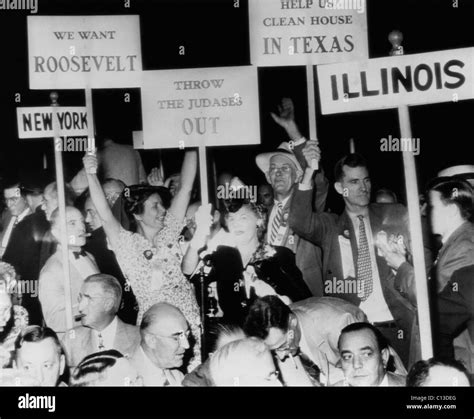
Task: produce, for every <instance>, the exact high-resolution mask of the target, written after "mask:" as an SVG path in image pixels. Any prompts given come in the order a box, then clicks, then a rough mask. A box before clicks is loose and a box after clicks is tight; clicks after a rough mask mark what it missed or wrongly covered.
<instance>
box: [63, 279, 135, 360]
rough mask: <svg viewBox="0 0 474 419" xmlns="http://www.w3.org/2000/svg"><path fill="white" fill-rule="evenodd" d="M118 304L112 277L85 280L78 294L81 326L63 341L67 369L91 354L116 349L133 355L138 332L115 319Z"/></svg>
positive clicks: (116, 284)
mask: <svg viewBox="0 0 474 419" xmlns="http://www.w3.org/2000/svg"><path fill="white" fill-rule="evenodd" d="M121 301H122V287H121V286H120V283H119V282H118V280H117V279H116V278H114V277H113V276H111V275H106V274H96V275H91V276H89V277H88V278H86V280H85V281H84V283H83V284H82V287H81V292H80V293H79V315H80V316H81V324H82V325H81V326H78V327H75V328H73V329H71V330H69V331H68V332H67V333H66V336H65V338H64V347H65V349H66V356H67V361H68V366H69V367H70V368H74V367H76V366H77V365H78V364H79V363H80V362H81V360H82V359H84V358H85V357H86V356H87V355H90V354H92V353H95V352H100V351H104V350H109V349H116V350H117V351H119V352H120V353H121V354H122V355H125V356H131V355H132V354H133V353H135V351H136V349H137V347H138V345H139V344H140V331H139V329H138V327H136V326H131V325H128V324H126V323H124V322H122V320H120V319H119V318H118V316H117V312H118V309H119V306H120V302H121Z"/></svg>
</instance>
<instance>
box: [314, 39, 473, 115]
mask: <svg viewBox="0 0 474 419" xmlns="http://www.w3.org/2000/svg"><path fill="white" fill-rule="evenodd" d="M317 71H318V81H319V91H320V97H321V107H322V113H323V114H333V113H339V112H355V111H366V110H371V109H383V108H396V107H398V106H400V105H422V104H428V103H439V102H449V101H457V100H463V99H472V98H474V48H461V49H453V50H447V51H436V52H429V53H424V54H413V55H403V56H398V57H397V58H396V59H394V58H391V57H387V58H385V57H384V58H376V59H373V60H366V61H358V62H351V63H344V64H330V65H323V66H318V69H317Z"/></svg>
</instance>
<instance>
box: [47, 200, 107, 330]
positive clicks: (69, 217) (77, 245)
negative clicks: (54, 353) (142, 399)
mask: <svg viewBox="0 0 474 419" xmlns="http://www.w3.org/2000/svg"><path fill="white" fill-rule="evenodd" d="M66 222H67V236H68V255H69V273H70V275H69V277H70V283H71V304H72V312H73V317H76V316H77V315H78V314H79V310H78V309H79V307H78V303H77V300H78V298H79V291H80V289H81V286H82V283H83V282H84V280H85V279H86V278H87V277H88V276H90V275H93V274H97V273H99V269H98V268H97V265H96V263H95V261H94V258H93V257H92V256H91V255H90V254H88V253H86V252H85V251H84V250H83V249H82V246H84V244H85V242H86V226H85V224H84V217H83V216H82V214H81V212H80V211H79V210H78V209H77V208H74V207H66ZM51 233H52V235H53V237H54V238H55V239H56V241H57V242H58V246H57V249H56V252H55V253H54V254H53V255H52V256H51V257H50V258H49V259H48V260H47V262H46V264H45V265H44V267H43V269H42V270H41V272H40V278H39V300H40V303H41V308H42V310H43V316H44V320H45V322H46V325H47V326H48V327H50V328H51V329H53V330H54V331H55V332H56V333H58V336H60V337H61V338H62V337H63V334H64V333H65V332H66V302H65V299H66V295H65V288H64V274H63V261H62V250H61V244H60V240H61V239H60V226H59V210H58V209H56V210H54V211H53V213H52V214H51ZM79 324H80V323H79V321H76V323H75V326H79Z"/></svg>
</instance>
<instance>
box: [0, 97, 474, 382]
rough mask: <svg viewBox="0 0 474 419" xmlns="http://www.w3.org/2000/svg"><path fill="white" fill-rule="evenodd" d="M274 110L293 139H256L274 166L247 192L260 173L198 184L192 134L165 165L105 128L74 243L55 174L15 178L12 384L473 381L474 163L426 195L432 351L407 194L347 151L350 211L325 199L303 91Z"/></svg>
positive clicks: (1, 327) (5, 358) (8, 291)
mask: <svg viewBox="0 0 474 419" xmlns="http://www.w3.org/2000/svg"><path fill="white" fill-rule="evenodd" d="M272 117H273V120H274V121H275V123H277V124H278V125H280V126H281V127H282V128H283V129H284V130H285V131H286V133H287V135H288V141H286V142H284V143H282V144H281V145H280V146H279V147H278V148H277V149H276V150H274V151H272V152H267V153H262V154H259V155H257V156H256V159H255V163H256V165H257V166H258V168H259V169H260V170H261V171H262V173H263V174H264V175H265V177H266V180H267V182H268V183H267V184H264V185H260V187H259V188H258V194H257V197H256V199H248V198H242V197H240V196H239V193H238V192H239V191H241V192H242V194H240V195H243V191H246V190H247V189H246V188H249V185H244V184H243V183H242V182H241V181H240V179H238V178H236V177H233V176H232V175H223V176H221V177H220V182H221V184H222V185H224V184H227V189H226V190H230V191H233V194H232V196H229V197H226V198H222V199H217V200H216V202H215V203H213V204H212V205H211V204H208V203H205V204H203V205H201V203H200V202H199V200H198V199H196V193H195V186H194V185H195V178H196V172H197V153H196V152H195V151H194V150H187V151H185V152H184V159H183V162H182V167H181V172H180V173H178V174H174V175H173V176H172V177H170V178H169V179H168V180H165V179H163V178H162V177H161V175H160V171H159V170H158V169H157V168H153V170H151V172H150V174H149V175H148V176H146V173H145V170H144V168H143V164H142V162H141V159H140V155H139V154H138V152H137V151H135V150H133V149H132V148H131V147H130V146H124V145H121V144H117V143H115V142H114V141H113V140H112V139H109V138H108V139H107V140H106V141H104V142H103V143H102V144H100V147H99V149H98V151H97V154H94V153H88V154H86V155H85V156H84V158H83V168H82V169H81V170H80V171H79V173H77V175H76V176H75V177H74V178H73V179H72V181H71V182H69V183H68V184H66V185H64V189H65V201H66V207H65V217H66V233H67V234H66V237H67V243H65V242H64V240H62V239H61V237H62V233H61V220H62V218H61V216H60V211H59V208H58V206H59V191H58V185H57V184H56V183H55V182H53V183H50V184H47V185H42V184H41V181H40V177H39V176H30V178H29V179H26V180H25V179H22V180H20V179H19V178H13V177H11V178H8V177H6V178H5V179H4V181H3V186H2V188H3V198H4V204H5V205H4V209H3V211H2V218H1V223H0V364H1V365H0V367H1V368H2V370H1V373H0V374H1V375H0V383H1V385H29V386H190V387H195V386H315V387H325V386H349V387H352V386H355V387H360V386H386V387H390V386H469V385H470V383H472V379H473V374H474V344H473V342H474V287H473V284H474V225H473V224H472V222H473V210H474V205H473V203H474V192H473V185H474V182H473V180H474V167H473V166H467V165H466V166H459V167H456V168H451V169H448V170H445V171H443V172H440V173H439V176H438V177H436V178H435V179H433V180H432V182H430V184H429V186H428V189H427V191H426V194H425V196H426V203H424V202H421V200H420V210H421V211H420V213H421V223H422V231H423V242H424V252H423V253H424V254H423V256H424V261H425V268H426V277H427V278H428V289H429V305H430V309H431V313H430V314H431V325H432V340H433V342H432V343H433V353H434V356H433V358H431V359H425V360H423V359H422V355H421V349H420V348H421V337H422V336H420V326H419V319H418V307H417V294H416V287H415V281H416V280H420V279H419V278H415V274H414V268H413V253H416V252H415V251H414V250H413V249H412V247H411V240H410V231H409V227H408V213H407V209H406V206H405V205H403V204H402V203H400V202H397V201H398V200H397V197H396V195H395V194H394V193H393V192H392V191H391V190H388V189H385V188H384V189H381V190H378V191H376V193H372V191H371V180H370V173H369V163H368V162H367V161H366V159H365V158H364V157H363V156H362V155H360V154H357V153H351V154H348V155H346V156H343V157H342V158H341V159H340V160H339V161H338V162H337V164H336V165H335V167H334V174H333V186H334V188H335V190H336V191H337V193H338V194H339V195H340V198H341V199H342V200H343V202H344V210H343V212H342V213H341V214H340V215H337V214H335V213H333V212H327V211H325V210H326V199H327V195H328V189H329V185H330V182H329V181H328V179H327V177H326V174H325V172H324V170H323V169H322V168H321V167H322V166H323V165H324V156H323V153H322V152H321V149H320V148H319V145H318V142H317V141H316V140H307V139H305V138H304V137H303V135H302V134H301V133H300V131H299V128H298V126H297V124H296V122H295V118H294V106H293V103H292V101H291V99H284V100H283V101H282V103H281V105H280V107H279V112H278V113H275V114H272ZM315 161H316V162H318V167H319V169H316V166H315V165H314V162H315ZM372 197H374V199H373V200H372ZM62 246H67V252H65V251H64V249H63V248H62ZM65 253H67V257H68V265H69V282H70V289H66V287H67V285H66V284H67V282H65V278H64V266H63V263H64V254H65ZM419 256H420V255H418V257H419ZM69 295H70V298H71V302H70V304H68V301H67V298H69ZM68 310H72V313H68ZM68 318H72V321H73V324H72V325H71V324H70V321H68Z"/></svg>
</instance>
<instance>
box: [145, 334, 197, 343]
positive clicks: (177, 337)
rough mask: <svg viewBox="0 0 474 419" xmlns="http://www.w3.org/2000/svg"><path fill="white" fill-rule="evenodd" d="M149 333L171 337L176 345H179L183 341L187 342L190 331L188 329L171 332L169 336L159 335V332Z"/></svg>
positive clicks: (161, 336)
mask: <svg viewBox="0 0 474 419" xmlns="http://www.w3.org/2000/svg"><path fill="white" fill-rule="evenodd" d="M150 335H153V336H158V337H160V338H164V339H172V340H174V341H175V342H176V343H177V344H178V345H180V344H183V343H188V340H189V337H190V336H191V332H190V331H189V330H186V331H184V330H181V331H179V332H176V333H173V334H172V335H170V336H165V335H160V334H159V333H150Z"/></svg>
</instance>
